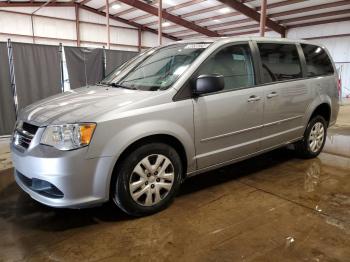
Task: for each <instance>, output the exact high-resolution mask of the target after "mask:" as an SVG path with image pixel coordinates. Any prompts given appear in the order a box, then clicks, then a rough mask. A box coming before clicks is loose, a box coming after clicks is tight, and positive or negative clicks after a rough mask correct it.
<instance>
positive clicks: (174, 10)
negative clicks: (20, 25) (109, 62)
mask: <svg viewBox="0 0 350 262" xmlns="http://www.w3.org/2000/svg"><path fill="white" fill-rule="evenodd" d="M45 2H47V1H45V0H31V1H21V0H6V1H3V2H0V7H8V6H12V7H13V6H18V7H20V6H22V7H23V6H40V5H43V3H45ZM260 2H261V1H260V0H192V1H189V0H163V15H162V16H163V19H164V20H163V27H162V28H163V35H164V36H166V37H168V38H171V39H175V40H177V39H185V38H189V37H198V36H203V35H204V36H232V35H245V34H251V33H257V32H258V31H259V17H260V13H259V11H260V9H261V8H260ZM50 6H76V7H78V8H82V9H85V10H88V11H91V12H94V13H97V14H101V15H105V13H106V10H107V9H106V0H76V1H75V0H51V1H50V3H48V4H47V5H46V7H50ZM157 9H158V1H157V0H153V1H152V0H147V1H143V0H109V9H108V10H109V14H110V18H112V19H115V20H117V21H120V22H124V23H126V24H128V25H131V26H134V27H136V28H140V29H142V30H146V31H151V32H157V29H158V17H157V16H158V11H157ZM348 20H350V0H268V1H267V20H266V27H267V30H272V31H276V32H278V33H279V34H281V35H284V34H285V30H288V29H290V28H295V27H301V26H308V25H315V24H324V23H329V22H338V21H348Z"/></svg>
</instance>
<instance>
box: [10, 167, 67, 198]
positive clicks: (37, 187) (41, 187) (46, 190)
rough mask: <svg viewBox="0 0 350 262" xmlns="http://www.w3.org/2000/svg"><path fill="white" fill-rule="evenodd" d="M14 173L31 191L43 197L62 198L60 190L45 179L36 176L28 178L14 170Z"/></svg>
mask: <svg viewBox="0 0 350 262" xmlns="http://www.w3.org/2000/svg"><path fill="white" fill-rule="evenodd" d="M16 175H17V177H18V178H19V180H21V182H22V183H23V184H24V185H25V186H26V187H28V188H29V189H31V190H32V191H34V192H36V193H38V194H40V195H43V196H45V197H49V198H63V197H64V194H63V193H62V191H61V190H59V189H58V188H57V187H55V186H54V185H53V184H51V183H49V182H47V181H45V180H41V179H37V178H33V179H30V178H28V177H26V176H25V175H23V174H22V173H20V172H18V171H17V170H16Z"/></svg>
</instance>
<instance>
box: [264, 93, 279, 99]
mask: <svg viewBox="0 0 350 262" xmlns="http://www.w3.org/2000/svg"><path fill="white" fill-rule="evenodd" d="M275 96H278V94H277V93H276V92H271V93H270V94H268V95H267V96H266V97H267V98H273V97H275Z"/></svg>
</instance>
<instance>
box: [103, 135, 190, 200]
mask: <svg viewBox="0 0 350 262" xmlns="http://www.w3.org/2000/svg"><path fill="white" fill-rule="evenodd" d="M154 142H158V143H164V144H166V145H169V146H171V147H173V148H174V149H175V150H176V151H177V152H178V153H179V156H180V159H181V163H182V166H183V172H182V174H181V176H182V179H185V178H186V173H187V167H188V160H187V153H186V149H185V147H184V145H183V144H182V143H181V141H180V140H179V139H178V138H176V137H175V136H172V135H169V134H153V135H148V136H145V137H142V138H139V139H137V140H135V141H134V142H132V143H131V144H130V145H128V146H127V147H126V148H125V149H124V150H123V151H122V153H121V154H120V155H119V157H118V158H117V159H116V161H115V164H114V167H113V170H112V174H111V178H110V183H109V184H110V187H109V193H110V194H111V193H112V192H113V190H112V189H113V184H114V183H115V180H116V178H117V173H118V167H119V166H120V163H121V162H122V161H123V160H124V159H125V158H126V157H127V156H128V155H129V154H130V153H131V152H132V151H134V150H135V149H136V148H138V147H140V146H141V145H144V144H147V143H154Z"/></svg>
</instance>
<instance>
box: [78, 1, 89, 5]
mask: <svg viewBox="0 0 350 262" xmlns="http://www.w3.org/2000/svg"><path fill="white" fill-rule="evenodd" d="M91 1H92V0H83V1H81V2H79V5H85V4H87V3H89V2H91Z"/></svg>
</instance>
